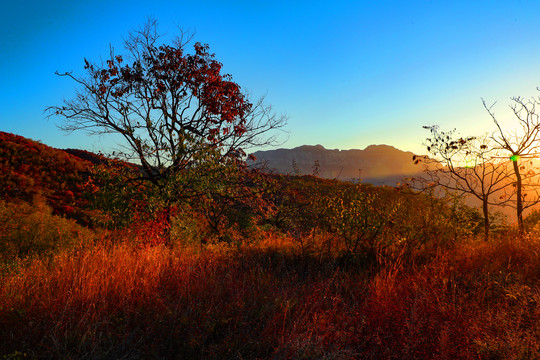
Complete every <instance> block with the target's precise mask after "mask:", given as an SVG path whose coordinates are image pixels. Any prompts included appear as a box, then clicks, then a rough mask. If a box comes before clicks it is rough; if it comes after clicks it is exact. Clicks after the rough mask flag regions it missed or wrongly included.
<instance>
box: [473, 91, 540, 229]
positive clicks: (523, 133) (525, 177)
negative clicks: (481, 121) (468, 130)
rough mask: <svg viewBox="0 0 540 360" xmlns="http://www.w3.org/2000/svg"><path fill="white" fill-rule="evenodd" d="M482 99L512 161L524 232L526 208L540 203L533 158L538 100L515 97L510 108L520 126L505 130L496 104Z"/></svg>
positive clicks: (539, 132)
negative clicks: (497, 113) (489, 103)
mask: <svg viewBox="0 0 540 360" xmlns="http://www.w3.org/2000/svg"><path fill="white" fill-rule="evenodd" d="M482 102H483V104H484V107H485V108H486V110H487V111H488V113H489V115H490V116H491V118H492V119H493V121H494V123H495V125H496V127H497V131H496V132H495V134H494V135H493V137H492V138H493V140H494V141H495V143H496V144H497V145H498V147H499V149H501V150H503V151H504V152H505V153H506V157H507V158H509V159H510V160H511V161H512V170H513V177H514V183H513V187H514V188H515V192H514V194H513V195H512V198H511V200H512V203H513V204H514V207H515V209H516V215H517V220H518V228H519V232H520V234H523V232H524V227H523V211H524V210H525V209H527V208H529V207H532V206H534V205H536V204H538V203H539V202H540V193H539V187H538V181H539V180H540V174H539V173H538V172H537V171H536V169H535V166H534V163H533V161H532V160H531V159H533V158H535V157H537V156H538V151H539V148H540V142H539V141H540V121H539V115H538V113H537V112H536V105H537V104H538V100H537V99H530V100H525V99H523V98H521V97H514V98H512V102H513V103H512V104H511V105H510V108H511V109H512V112H513V113H514V115H515V117H516V119H517V120H518V129H516V130H515V131H513V132H510V131H505V130H504V129H503V128H502V127H501V124H500V122H499V121H498V120H497V118H496V117H495V113H494V112H493V110H492V109H493V106H494V105H495V104H493V105H491V106H487V105H486V102H485V100H482Z"/></svg>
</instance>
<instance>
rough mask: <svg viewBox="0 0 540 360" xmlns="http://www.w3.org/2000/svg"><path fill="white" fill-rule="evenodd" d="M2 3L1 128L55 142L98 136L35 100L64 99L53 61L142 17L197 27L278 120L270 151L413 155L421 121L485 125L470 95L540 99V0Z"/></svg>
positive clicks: (98, 50) (84, 51)
mask: <svg viewBox="0 0 540 360" xmlns="http://www.w3.org/2000/svg"><path fill="white" fill-rule="evenodd" d="M1 9H2V10H1V11H0V54H1V56H0V73H1V79H2V80H1V82H0V130H1V131H7V132H12V133H16V134H19V135H22V136H25V137H29V138H32V139H35V140H40V141H42V142H43V143H45V144H47V145H50V146H54V147H58V148H67V147H75V148H83V149H87V150H90V151H99V150H100V149H102V148H107V146H108V144H109V141H110V140H109V139H107V138H99V137H88V136H87V135H86V134H84V133H74V134H71V135H69V136H68V135H66V134H64V133H63V132H61V131H60V130H58V129H57V128H56V124H57V122H58V121H59V120H60V119H49V120H47V119H45V116H44V114H43V110H44V108H45V107H46V106H48V105H58V104H60V103H61V101H62V99H63V98H69V97H71V96H72V95H73V90H74V87H75V84H74V83H73V82H71V81H70V80H68V79H66V78H59V77H57V76H55V75H54V72H55V71H56V70H58V71H60V72H63V71H74V72H75V73H79V74H82V70H83V59H84V58H85V57H86V58H88V59H90V60H93V61H99V59H100V58H106V57H107V55H108V52H109V45H113V46H114V47H115V48H116V49H117V52H120V49H121V46H122V38H123V37H125V36H126V35H127V33H128V31H129V30H131V29H134V28H137V27H138V26H140V25H141V24H143V23H144V22H145V21H146V19H147V18H148V17H149V16H152V17H155V18H156V19H157V20H158V21H159V23H160V30H161V31H163V32H166V33H167V35H170V37H172V36H173V35H175V34H176V29H177V26H180V27H182V28H184V29H187V30H191V31H195V33H196V34H195V40H196V41H200V42H202V43H207V44H209V46H210V50H211V51H212V52H214V53H215V54H216V58H217V59H218V60H219V61H220V62H222V63H223V64H224V71H225V72H227V73H230V74H232V76H233V79H234V81H236V82H237V83H239V84H240V85H241V86H242V88H243V89H246V90H248V91H249V92H250V93H251V94H253V95H254V96H261V95H266V99H267V102H268V103H270V104H272V105H273V107H274V110H275V111H276V112H278V113H285V114H287V115H288V116H289V124H288V126H287V131H288V134H286V135H285V136H284V137H283V139H284V140H286V142H285V143H284V144H283V145H282V146H281V147H287V148H292V147H295V146H299V145H303V144H310V145H315V144H321V145H323V146H324V147H326V148H330V149H336V148H338V149H352V148H354V149H363V148H365V147H366V146H368V145H370V144H389V145H393V146H395V147H397V148H399V149H402V150H409V151H413V152H423V147H422V142H423V139H424V138H425V137H426V136H427V135H428V134H427V132H426V130H424V129H422V126H423V125H432V124H439V125H441V127H442V129H443V130H446V129H452V128H457V129H458V130H459V131H460V132H461V133H462V134H464V135H477V134H481V133H483V132H486V131H491V130H492V121H491V119H490V117H489V115H488V114H487V112H486V111H485V110H484V108H483V106H482V102H481V98H485V99H486V100H487V102H489V103H492V102H495V101H497V105H496V107H495V111H496V113H497V114H499V115H500V117H501V120H503V123H505V119H508V121H509V122H510V121H511V117H510V116H509V114H508V111H507V108H508V105H509V103H510V101H509V99H510V97H511V96H524V97H531V96H538V95H540V94H539V93H538V91H537V89H536V88H537V86H540V21H539V20H538V19H539V18H538V14H540V1H369V2H368V1H339V0H334V1H314V0H312V1H282V2H280V1H256V0H252V1H191V2H186V1H160V0H155V1H137V0H136V1H129V2H124V1H114V2H113V1H71V0H70V1H55V0H51V1H24V0H20V1H9V2H4V3H3V4H2V6H1Z"/></svg>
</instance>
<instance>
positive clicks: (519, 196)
mask: <svg viewBox="0 0 540 360" xmlns="http://www.w3.org/2000/svg"><path fill="white" fill-rule="evenodd" d="M512 163H513V165H514V173H515V174H516V213H517V221H518V229H519V235H523V233H524V232H525V231H524V228H523V197H522V191H523V189H522V187H523V185H522V183H521V174H520V172H519V164H518V162H517V160H514V161H513V162H512Z"/></svg>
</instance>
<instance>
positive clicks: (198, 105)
mask: <svg viewBox="0 0 540 360" xmlns="http://www.w3.org/2000/svg"><path fill="white" fill-rule="evenodd" d="M191 39H192V37H186V36H185V34H182V36H180V37H178V38H177V39H175V41H174V42H173V44H172V45H166V44H161V43H160V40H161V37H160V35H159V34H158V27H157V22H156V21H155V20H150V21H149V22H148V23H147V24H146V25H145V26H143V27H142V28H141V29H139V30H137V31H133V32H131V33H130V35H129V37H128V38H127V40H126V41H125V49H126V54H123V55H117V54H115V53H114V50H113V49H112V48H111V54H110V58H109V59H108V60H106V61H105V62H102V63H101V64H99V65H98V64H94V63H91V62H89V61H88V60H86V59H85V66H84V68H85V70H86V76H84V77H78V76H76V75H74V74H73V73H71V72H68V73H61V74H60V73H57V74H58V75H60V76H66V77H69V78H71V79H73V80H74V81H75V82H76V83H77V84H78V85H79V88H78V91H77V93H76V95H75V97H74V98H72V99H69V100H64V103H63V105H61V106H51V107H49V108H48V109H47V111H48V113H49V116H52V115H59V116H62V117H63V118H64V120H65V121H64V122H63V124H62V125H61V128H62V129H63V130H66V131H68V132H72V131H75V130H85V131H87V132H89V133H91V134H109V133H113V134H120V135H121V136H122V137H123V139H124V141H125V144H124V145H127V146H124V150H123V151H122V153H121V156H122V157H123V158H124V159H127V160H133V161H136V162H138V163H140V165H141V176H138V177H137V178H138V180H145V181H147V182H150V183H151V184H152V187H154V188H157V189H158V192H159V193H160V197H161V198H162V199H164V201H165V203H166V206H169V205H171V203H172V202H174V201H178V199H181V198H190V197H196V196H200V195H201V194H205V193H207V192H208V186H206V185H212V186H214V187H215V186H216V184H215V181H216V174H219V173H220V171H222V170H223V169H224V168H226V169H229V168H231V167H236V168H238V167H243V166H245V160H246V153H245V150H246V149H248V148H250V147H254V146H261V145H268V144H272V143H274V142H275V140H276V139H275V136H274V133H273V132H272V131H273V130H277V129H280V128H282V127H283V126H284V125H285V124H286V120H287V119H286V117H285V116H276V115H275V114H274V113H273V112H272V109H271V107H270V106H268V105H265V104H264V102H263V100H262V99H261V100H259V101H258V102H255V103H252V102H250V100H249V99H248V97H247V95H245V94H244V93H243V92H242V91H241V89H240V86H239V85H238V84H236V83H235V82H234V81H232V78H231V76H230V75H227V74H223V73H222V64H221V63H220V62H218V61H217V60H216V59H215V56H214V54H212V53H210V52H209V47H208V45H203V44H200V43H195V44H194V46H193V53H188V52H187V51H186V49H187V45H188V44H189V43H190V42H191Z"/></svg>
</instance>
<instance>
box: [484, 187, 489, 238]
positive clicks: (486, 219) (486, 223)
mask: <svg viewBox="0 0 540 360" xmlns="http://www.w3.org/2000/svg"><path fill="white" fill-rule="evenodd" d="M482 211H483V212H484V240H485V241H488V240H489V209H488V198H487V197H485V198H483V199H482Z"/></svg>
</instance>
